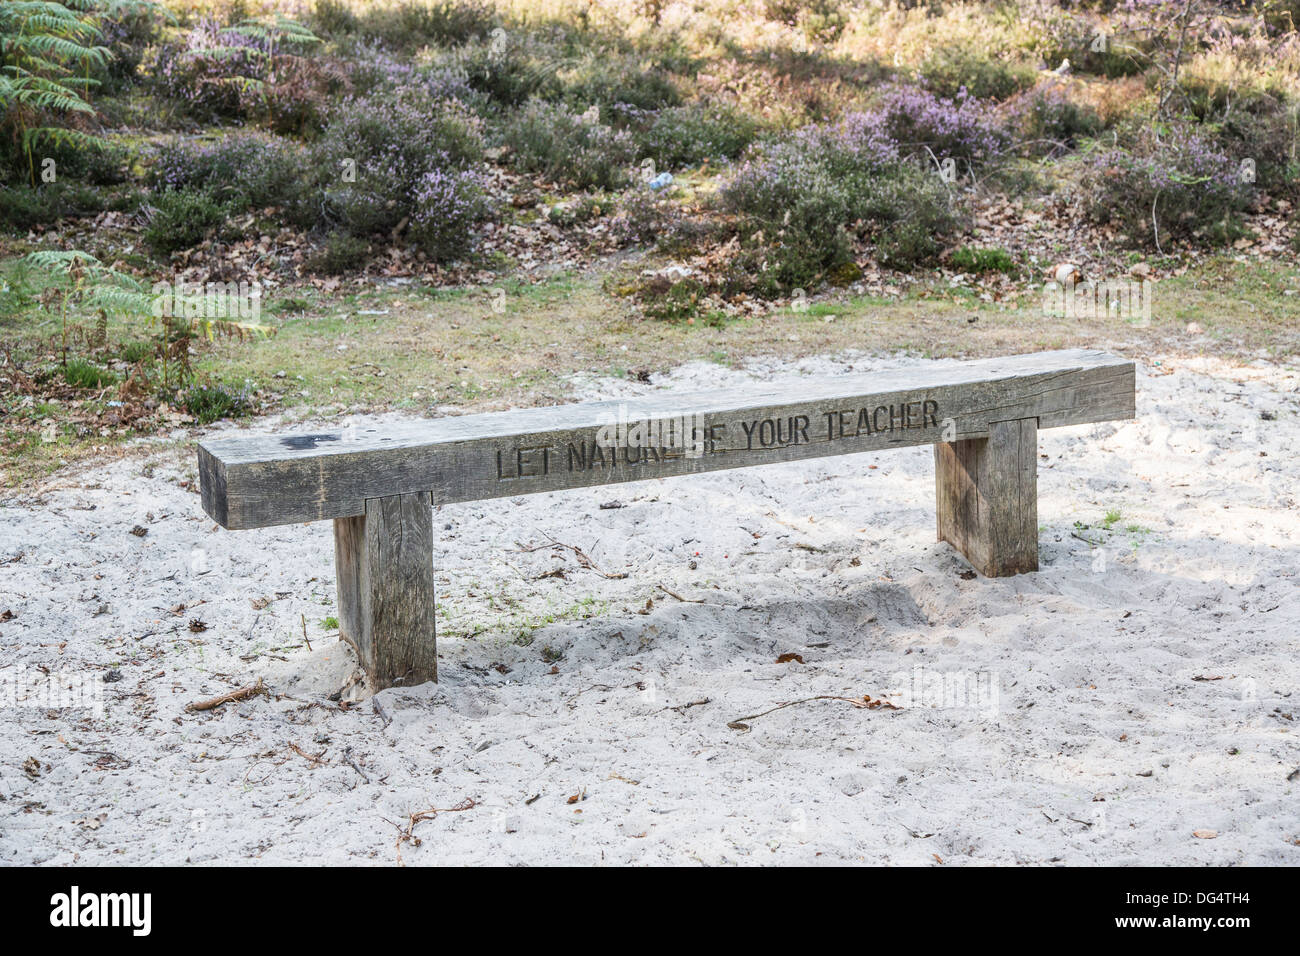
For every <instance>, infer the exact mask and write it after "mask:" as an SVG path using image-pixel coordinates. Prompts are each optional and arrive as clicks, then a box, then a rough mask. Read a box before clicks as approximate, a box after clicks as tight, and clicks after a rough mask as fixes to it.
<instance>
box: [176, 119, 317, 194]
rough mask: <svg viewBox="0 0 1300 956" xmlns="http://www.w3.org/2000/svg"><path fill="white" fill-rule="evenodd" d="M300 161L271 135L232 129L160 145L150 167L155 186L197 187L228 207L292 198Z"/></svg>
mask: <svg viewBox="0 0 1300 956" xmlns="http://www.w3.org/2000/svg"><path fill="white" fill-rule="evenodd" d="M301 175H302V164H301V161H300V159H299V156H298V151H297V150H296V149H295V148H294V147H293V146H291V145H290V144H288V143H286V142H284V141H282V140H279V139H276V138H275V137H272V136H264V135H259V134H256V133H232V134H230V135H229V136H225V137H223V138H221V139H219V140H217V141H215V142H194V141H177V142H174V143H169V144H167V145H165V146H163V147H161V148H160V149H159V151H158V156H157V159H156V160H155V162H154V165H153V169H152V170H151V173H150V183H151V185H152V186H153V187H154V188H155V189H157V190H201V191H205V192H207V193H209V194H210V195H211V196H213V197H215V198H217V199H219V200H220V201H222V202H223V203H225V204H226V205H227V206H228V207H229V208H230V210H231V211H232V212H241V211H243V210H245V209H249V208H257V207H263V206H281V205H287V204H289V203H291V202H293V201H294V198H295V196H296V194H297V191H298V182H299V178H300V177H301Z"/></svg>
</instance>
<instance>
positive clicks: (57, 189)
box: [0, 182, 105, 230]
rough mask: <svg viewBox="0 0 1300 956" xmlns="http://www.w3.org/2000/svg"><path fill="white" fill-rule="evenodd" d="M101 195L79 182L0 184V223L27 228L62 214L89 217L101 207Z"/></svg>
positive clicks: (6, 226) (9, 227)
mask: <svg viewBox="0 0 1300 956" xmlns="http://www.w3.org/2000/svg"><path fill="white" fill-rule="evenodd" d="M104 198H105V197H104V196H103V195H102V194H101V193H99V192H98V191H96V190H94V189H91V188H90V187H89V186H85V185H83V184H81V183H75V182H56V183H42V184H41V185H39V186H29V185H27V184H26V183H19V184H18V185H15V186H0V226H2V227H4V228H5V229H8V230H27V229H31V228H32V227H33V226H38V225H50V224H53V223H55V222H57V221H58V220H59V219H62V218H63V217H64V216H91V215H94V214H95V213H97V212H100V211H101V210H102V209H103V208H104V205H105V203H104Z"/></svg>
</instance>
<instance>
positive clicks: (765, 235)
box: [720, 114, 957, 295]
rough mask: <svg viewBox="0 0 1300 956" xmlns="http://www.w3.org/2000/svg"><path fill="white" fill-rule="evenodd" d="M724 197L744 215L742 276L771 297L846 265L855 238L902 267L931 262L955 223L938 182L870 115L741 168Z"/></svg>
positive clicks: (787, 144) (820, 129)
mask: <svg viewBox="0 0 1300 956" xmlns="http://www.w3.org/2000/svg"><path fill="white" fill-rule="evenodd" d="M720 198H721V202H722V204H723V206H724V208H726V209H728V210H730V211H732V212H735V213H738V214H740V215H741V216H742V217H743V219H742V233H743V234H745V235H746V237H747V240H748V243H749V247H748V248H747V250H746V251H745V252H744V253H743V256H742V260H743V261H741V262H739V263H738V266H737V268H738V273H740V274H743V273H746V272H748V273H749V274H750V276H751V278H752V279H753V281H754V283H755V287H756V288H757V289H758V290H759V291H760V292H761V293H763V294H766V295H776V294H780V293H781V292H783V291H788V290H789V289H791V288H804V289H808V288H811V287H812V286H814V285H815V284H816V283H818V282H820V281H821V280H822V279H823V278H824V277H825V276H826V275H828V274H829V273H832V272H835V271H838V270H840V269H842V268H843V267H845V266H847V265H848V264H849V263H850V262H851V261H852V254H853V240H854V238H862V239H869V240H871V241H874V243H875V244H876V247H877V251H878V253H879V255H880V256H881V258H882V259H884V260H887V261H888V262H889V264H890V265H891V266H894V267H896V268H901V269H910V268H912V267H913V266H915V265H918V264H921V263H923V262H927V261H931V260H933V259H934V258H935V257H936V256H937V255H938V253H939V251H940V250H941V248H942V247H941V245H940V239H941V238H942V237H943V236H944V235H946V234H947V233H949V232H951V231H952V230H953V228H954V227H955V225H956V221H957V220H956V216H955V214H954V213H953V212H952V209H951V206H950V201H949V198H948V194H947V192H946V190H945V189H944V187H943V184H942V182H941V181H940V180H939V178H938V177H937V176H935V175H933V174H931V173H927V172H925V171H924V170H922V169H921V168H920V167H919V166H916V165H914V164H912V163H909V162H906V161H904V160H903V159H901V158H900V156H899V152H898V149H897V147H896V146H895V145H894V143H893V141H892V140H890V139H889V138H887V137H885V136H884V135H883V134H882V133H881V131H880V128H879V124H878V123H877V122H876V117H874V116H872V115H869V114H854V115H851V116H849V117H847V118H846V119H845V120H844V121H842V122H840V123H837V124H834V125H829V126H814V127H807V128H805V129H804V130H801V131H800V132H799V133H797V134H795V135H794V136H793V137H790V138H789V139H788V140H786V141H783V142H781V143H779V144H777V145H775V146H774V147H772V148H770V149H769V150H768V151H767V153H766V154H765V155H763V156H761V157H758V158H754V159H751V160H749V161H747V162H746V163H744V164H743V165H742V166H741V167H740V168H739V169H738V170H737V172H736V174H735V175H734V176H733V177H732V179H731V180H730V181H729V182H728V183H726V184H725V185H724V187H723V188H722V191H721V194H720Z"/></svg>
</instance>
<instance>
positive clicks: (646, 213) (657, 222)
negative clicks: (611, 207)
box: [610, 188, 679, 243]
mask: <svg viewBox="0 0 1300 956" xmlns="http://www.w3.org/2000/svg"><path fill="white" fill-rule="evenodd" d="M678 215H679V214H678V209H677V206H676V205H675V204H674V203H673V202H672V200H670V199H668V198H667V197H666V196H664V195H663V194H662V193H656V192H652V191H651V190H649V189H645V188H642V189H631V190H628V192H627V193H626V194H625V195H624V196H623V197H622V198H620V199H619V203H618V211H617V213H615V215H614V217H613V220H612V221H611V223H610V231H611V232H612V233H613V235H614V237H615V238H616V239H618V240H619V241H620V242H625V243H633V242H636V243H641V242H657V241H658V240H660V239H661V238H663V237H664V236H665V235H667V234H668V233H669V232H670V231H671V230H672V228H673V224H674V223H675V221H676V219H677V217H678Z"/></svg>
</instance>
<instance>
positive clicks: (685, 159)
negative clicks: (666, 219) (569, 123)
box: [620, 103, 758, 169]
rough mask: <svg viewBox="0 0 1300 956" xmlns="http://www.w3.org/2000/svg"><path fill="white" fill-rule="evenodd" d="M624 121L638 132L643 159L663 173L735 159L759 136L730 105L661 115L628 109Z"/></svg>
mask: <svg viewBox="0 0 1300 956" xmlns="http://www.w3.org/2000/svg"><path fill="white" fill-rule="evenodd" d="M620 114H621V118H623V119H624V120H625V122H627V123H628V124H629V126H630V127H631V128H632V129H633V130H634V131H635V133H634V135H635V136H636V140H637V143H638V146H639V151H640V153H641V155H643V156H649V157H650V158H651V159H653V160H654V161H655V165H656V166H657V167H658V168H660V169H676V168H681V167H683V166H696V165H698V164H700V163H702V162H704V161H705V160H721V159H734V158H735V157H737V156H739V155H740V154H741V153H743V152H744V151H745V149H746V148H747V147H748V146H749V144H750V143H752V142H753V141H754V138H755V137H756V136H757V135H758V124H757V123H756V122H755V121H754V120H753V119H751V118H750V117H749V116H748V115H746V114H745V113H744V112H742V111H741V110H738V109H736V108H735V107H734V106H730V105H726V104H697V103H693V104H691V105H689V106H672V107H668V108H666V109H662V110H658V111H644V110H637V109H635V108H633V107H625V108H623V109H622V110H621V111H620Z"/></svg>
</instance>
